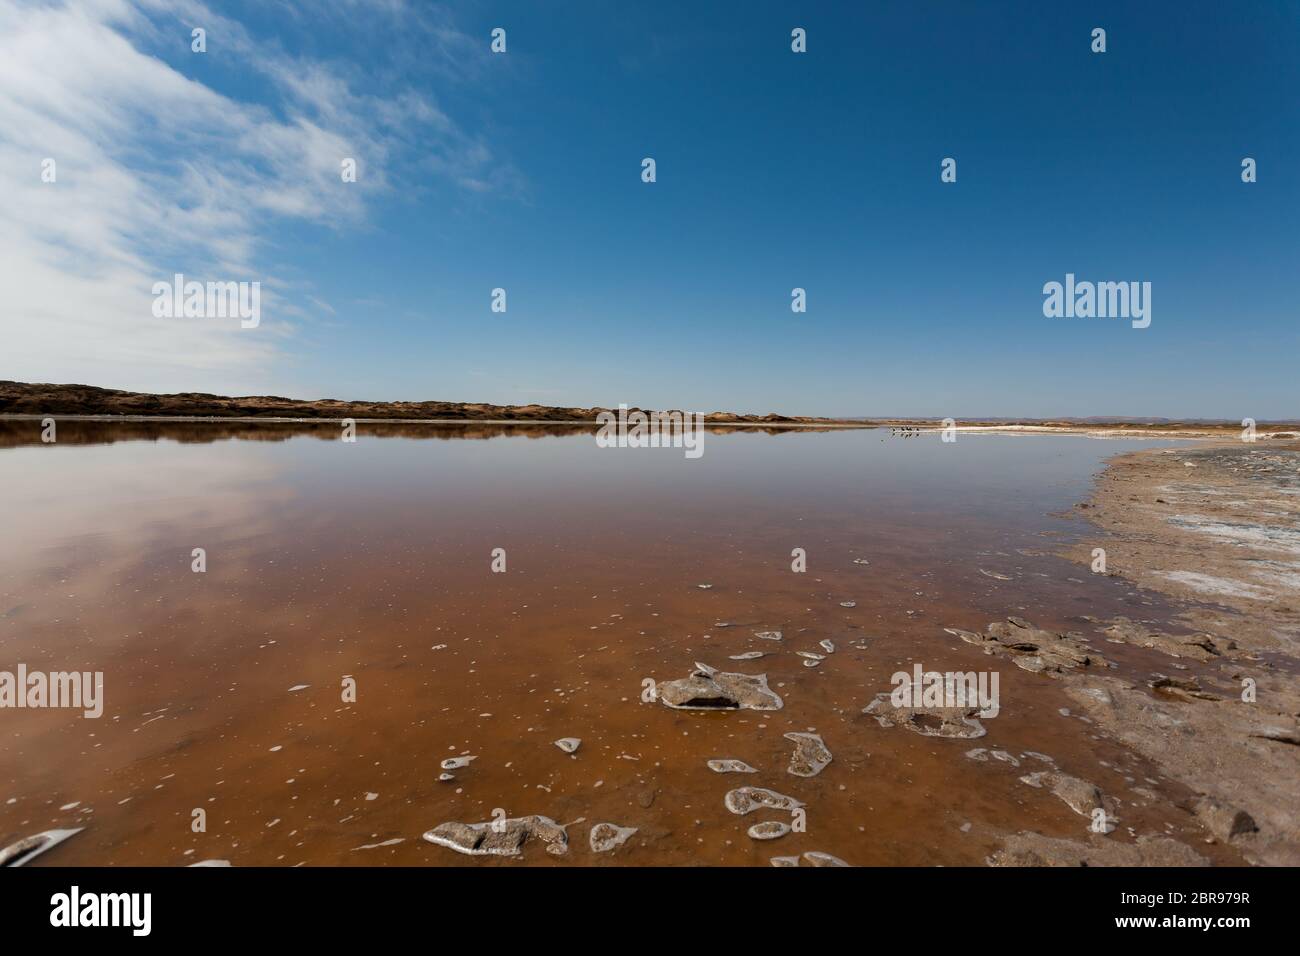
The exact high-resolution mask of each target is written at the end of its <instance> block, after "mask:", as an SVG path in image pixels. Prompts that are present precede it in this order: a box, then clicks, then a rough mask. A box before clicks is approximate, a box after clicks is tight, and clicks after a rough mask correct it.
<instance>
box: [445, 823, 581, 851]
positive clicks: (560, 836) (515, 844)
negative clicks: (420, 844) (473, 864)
mask: <svg viewBox="0 0 1300 956" xmlns="http://www.w3.org/2000/svg"><path fill="white" fill-rule="evenodd" d="M424 839H425V840H427V841H428V842H429V843H433V844H436V845H437V846H445V847H447V848H448V849H450V850H455V851H456V852H457V853H464V854H466V855H468V856H518V855H519V854H520V853H521V852H522V850H523V847H524V844H525V843H527V842H528V841H529V840H538V841H540V842H542V843H545V844H546V845H547V846H546V852H547V853H551V854H553V855H557V856H558V855H560V854H563V853H566V852H568V849H569V837H568V834H566V833H565V832H564V827H562V826H560V825H559V824H558V823H556V822H555V821H554V820H552V819H551V818H550V817H543V816H528V817H515V818H513V819H509V820H489V821H487V822H486V823H442V824H439V825H438V826H436V827H434V828H433V829H432V830H429V831H428V832H427V833H425V834H424Z"/></svg>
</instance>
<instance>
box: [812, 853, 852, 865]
mask: <svg viewBox="0 0 1300 956" xmlns="http://www.w3.org/2000/svg"><path fill="white" fill-rule="evenodd" d="M803 858H804V859H805V860H807V861H808V865H809V866H848V864H847V863H845V862H844V861H843V860H841V859H840V858H839V857H838V856H831V855H830V854H829V853H822V852H821V851H820V850H810V851H809V852H807V853H805V854H804V855H803Z"/></svg>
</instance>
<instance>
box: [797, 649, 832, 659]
mask: <svg viewBox="0 0 1300 956" xmlns="http://www.w3.org/2000/svg"><path fill="white" fill-rule="evenodd" d="M795 653H796V654H798V655H799V656H800V657H806V658H808V660H810V661H824V660H826V655H825V654H814V653H813V652H812V651H795Z"/></svg>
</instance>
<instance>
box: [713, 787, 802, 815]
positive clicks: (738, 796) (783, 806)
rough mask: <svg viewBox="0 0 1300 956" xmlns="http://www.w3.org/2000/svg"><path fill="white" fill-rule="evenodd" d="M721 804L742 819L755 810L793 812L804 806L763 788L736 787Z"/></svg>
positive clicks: (800, 802)
mask: <svg viewBox="0 0 1300 956" xmlns="http://www.w3.org/2000/svg"><path fill="white" fill-rule="evenodd" d="M722 802H723V804H724V805H725V806H726V808H727V809H728V810H730V811H731V812H732V813H734V814H736V815H737V816H742V817H743V816H744V815H745V814H747V813H752V812H753V811H755V810H794V809H797V808H799V807H802V806H803V805H804V803H803V801H802V800H796V799H795V798H794V797H787V796H786V795H785V794H783V793H777V792H776V791H775V790H767V789H765V788H763V787H738V788H736V789H735V790H731V791H729V792H728V793H727V795H726V797H724V798H723V800H722Z"/></svg>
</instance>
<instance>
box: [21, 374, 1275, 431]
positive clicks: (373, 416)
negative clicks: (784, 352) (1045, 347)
mask: <svg viewBox="0 0 1300 956" xmlns="http://www.w3.org/2000/svg"><path fill="white" fill-rule="evenodd" d="M611 410H612V409H606V408H602V407H592V408H566V407H560V406H550V405H492V404H488V403H473V402H439V401H432V402H367V401H339V400H336V399H320V400H310V401H309V400H299V399H292V398H283V397H280V396H272V395H253V396H238V397H229V396H222V395H211V394H207V393H201V392H182V393H177V394H169V395H155V394H149V393H145V392H128V391H123V390H119V389H108V388H99V387H97V386H93V385H51V384H29V383H24V382H6V381H0V420H14V421H22V420H27V419H41V418H45V417H56V418H59V419H64V420H79V421H98V422H114V421H120V422H167V421H173V422H263V423H280V424H310V423H313V422H318V423H326V422H333V423H337V422H342V421H343V420H344V419H351V420H352V421H354V422H356V423H357V424H391V425H400V424H413V425H465V424H482V425H527V424H536V425H574V426H589V427H595V426H596V425H597V424H598V422H597V415H599V414H600V413H601V412H603V411H611ZM633 410H640V411H644V412H646V413H648V414H649V413H651V410H650V409H635V408H634V409H633ZM703 421H704V424H705V425H708V426H726V427H730V428H743V427H753V428H790V429H869V428H894V429H905V430H907V431H908V432H914V433H929V432H935V431H941V430H942V429H943V427H944V424H945V423H944V422H943V421H940V420H937V419H934V418H817V417H811V416H791V415H778V414H775V413H769V414H766V415H745V414H739V413H736V412H724V411H716V412H710V413H708V414H706V415H704V416H703ZM953 427H954V428H955V430H956V431H958V432H965V433H976V432H987V433H992V434H997V433H1002V434H1080V435H1089V436H1092V437H1097V438H1217V439H1222V438H1226V437H1233V436H1238V435H1240V434H1241V432H1242V426H1241V425H1240V424H1238V423H1236V422H1217V421H1216V422H1205V421H1191V420H1188V421H1167V420H1163V419H1161V420H1153V419H1147V420H1143V419H1114V420H1107V419H1104V418H1089V419H1077V418H1076V419H1070V418H1056V419H1032V418H1025V419H989V418H972V419H966V420H963V419H960V418H956V419H955V425H954V426H953ZM1256 432H1257V437H1259V438H1265V439H1267V438H1278V437H1281V438H1295V437H1300V422H1296V421H1285V422H1259V423H1258V424H1257V425H1256Z"/></svg>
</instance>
